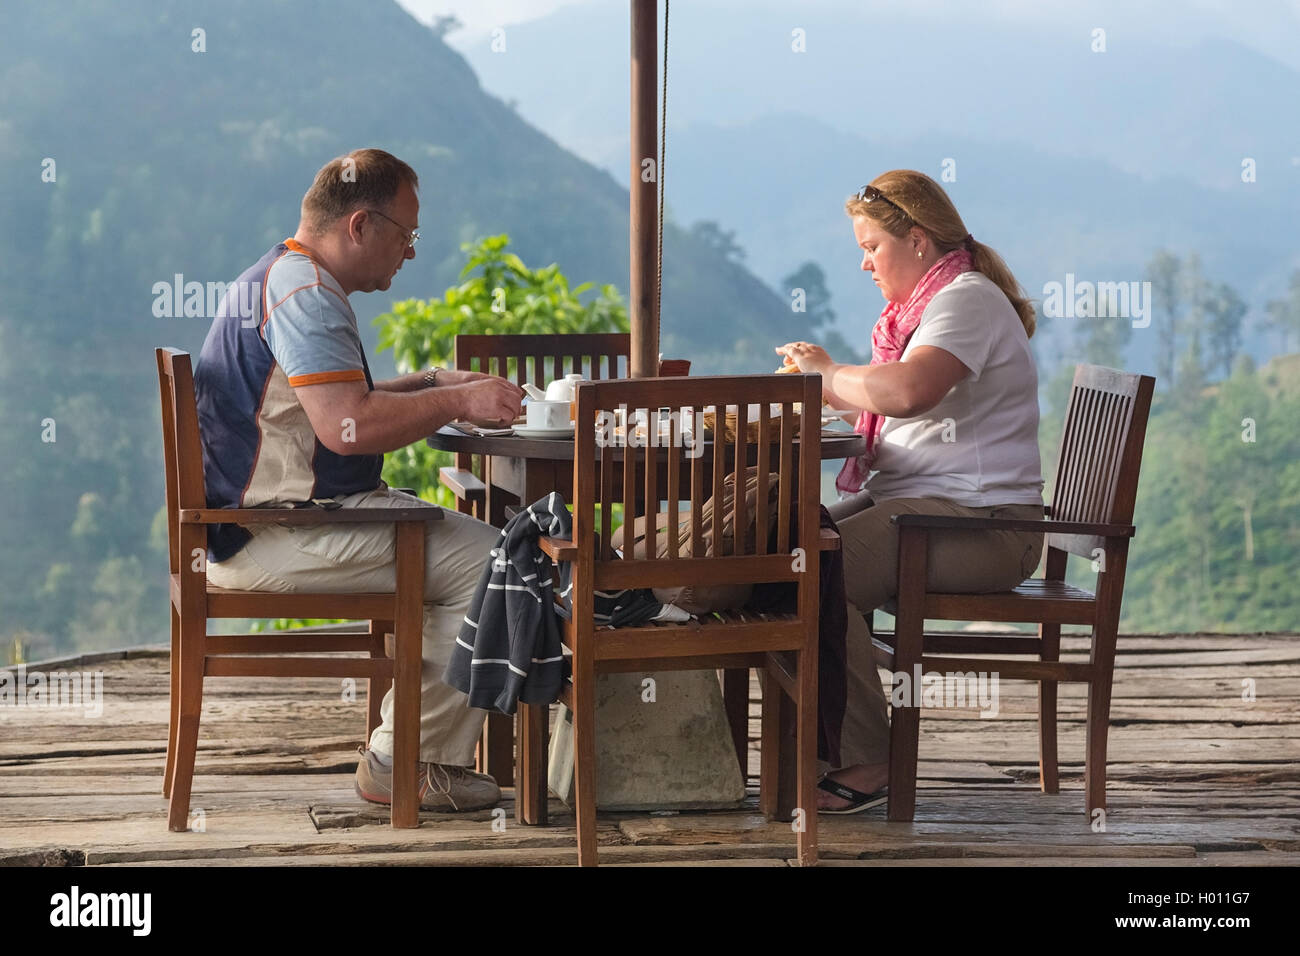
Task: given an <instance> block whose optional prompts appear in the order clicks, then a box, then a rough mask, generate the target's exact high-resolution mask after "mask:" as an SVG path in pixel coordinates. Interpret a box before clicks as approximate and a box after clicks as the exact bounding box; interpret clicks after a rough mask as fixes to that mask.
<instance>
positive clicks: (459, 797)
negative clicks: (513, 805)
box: [357, 747, 501, 810]
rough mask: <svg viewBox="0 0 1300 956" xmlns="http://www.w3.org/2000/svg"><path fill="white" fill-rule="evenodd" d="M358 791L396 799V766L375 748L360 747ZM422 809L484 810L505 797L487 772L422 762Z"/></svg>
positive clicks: (389, 801) (419, 777)
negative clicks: (388, 763) (385, 761)
mask: <svg viewBox="0 0 1300 956" xmlns="http://www.w3.org/2000/svg"><path fill="white" fill-rule="evenodd" d="M357 752H358V753H359V754H361V761H360V762H359V763H358V764H357V793H358V794H360V795H361V797H362V798H364V799H366V800H369V801H371V802H372V803H384V804H388V805H391V804H392V802H393V768H392V767H385V766H384V765H383V764H382V763H380V762H379V759H378V758H377V757H376V756H375V754H374V751H372V750H368V749H367V748H365V747H358V748H357ZM415 779H416V786H418V787H419V793H420V809H421V810H483V809H486V808H487V807H491V806H495V805H496V803H497V801H499V800H500V799H501V788H500V787H498V786H497V782H496V780H494V779H493V778H492V777H490V776H488V775H487V774H485V773H475V772H474V771H473V770H468V769H466V768H465V767H454V766H448V765H447V764H440V763H421V764H420V767H419V770H418V771H417V776H416V778H415Z"/></svg>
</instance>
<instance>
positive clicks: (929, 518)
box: [890, 514, 1137, 538]
mask: <svg viewBox="0 0 1300 956" xmlns="http://www.w3.org/2000/svg"><path fill="white" fill-rule="evenodd" d="M890 520H891V521H893V522H894V524H896V525H897V526H898V527H899V528H925V529H927V530H929V529H936V530H938V529H943V530H945V531H1036V532H1040V533H1042V534H1088V535H1096V536H1098V537H1101V538H1131V537H1133V536H1134V534H1136V532H1137V529H1136V528H1134V527H1133V525H1131V524H1103V523H1101V522H1097V521H1052V520H1050V519H1046V520H1043V521H1038V520H1036V519H1034V518H974V517H966V516H962V515H914V514H898V515H894V516H893V517H892V518H891V519H890Z"/></svg>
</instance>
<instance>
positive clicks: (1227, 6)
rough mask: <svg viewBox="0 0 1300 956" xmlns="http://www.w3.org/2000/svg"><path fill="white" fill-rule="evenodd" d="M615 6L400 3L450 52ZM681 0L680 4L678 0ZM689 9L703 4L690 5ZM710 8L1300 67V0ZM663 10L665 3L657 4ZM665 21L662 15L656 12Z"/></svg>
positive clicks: (825, 0) (525, 1)
mask: <svg viewBox="0 0 1300 956" xmlns="http://www.w3.org/2000/svg"><path fill="white" fill-rule="evenodd" d="M592 2H598V3H611V4H612V3H619V4H624V5H626V3H627V0H398V3H400V4H401V5H402V6H403V7H405V8H406V9H407V10H409V11H410V12H411V13H412V14H413V15H414V16H415V17H416V18H418V19H420V20H423V21H425V22H428V21H431V20H432V19H433V18H434V16H436V15H439V14H446V13H453V14H455V15H456V16H457V17H458V18H459V19H460V21H461V22H462V23H463V24H464V25H465V28H464V29H463V30H460V31H458V32H456V33H454V34H451V35H450V36H449V37H448V41H449V42H450V43H451V44H452V45H453V46H466V45H468V44H472V43H478V42H482V41H483V37H484V35H485V34H487V33H488V32H489V31H491V29H492V28H493V27H496V26H509V25H511V24H513V23H523V22H525V21H528V20H535V19H537V18H539V17H543V16H546V15H547V14H548V13H551V12H552V11H554V10H556V9H559V8H561V7H567V6H576V5H581V4H583V3H592ZM679 2H682V0H679ZM687 2H690V3H697V2H702V0H687ZM707 2H709V3H710V5H712V6H721V7H734V8H736V10H737V11H738V12H739V11H743V10H752V9H753V8H755V7H766V8H768V9H782V8H784V9H788V10H789V11H790V13H791V16H792V17H797V16H798V13H799V11H800V10H801V9H808V8H809V7H817V8H819V9H822V10H826V9H831V10H834V9H836V8H845V9H846V10H847V9H852V10H854V11H861V10H863V9H864V8H865V9H873V8H874V9H878V10H880V11H881V13H882V14H883V15H889V14H890V13H897V12H899V11H900V10H906V12H907V14H908V15H909V16H917V15H920V14H923V13H928V14H930V15H933V16H935V17H950V18H953V19H973V18H978V19H979V20H980V21H981V22H983V23H989V22H990V21H992V20H1004V21H1010V22H1015V23H1023V24H1030V23H1042V22H1051V21H1053V20H1055V19H1059V18H1061V17H1063V16H1067V15H1068V16H1069V17H1070V18H1071V19H1072V20H1073V19H1074V18H1076V17H1077V16H1078V15H1079V13H1080V11H1087V12H1089V13H1092V14H1094V15H1095V18H1096V21H1097V26H1101V27H1104V26H1106V25H1107V20H1108V19H1115V20H1123V21H1125V22H1127V23H1130V24H1137V23H1143V24H1146V25H1148V26H1149V27H1150V28H1152V29H1154V30H1158V31H1160V32H1162V33H1164V34H1166V36H1167V37H1168V39H1169V40H1170V41H1171V42H1196V41H1199V40H1201V39H1203V38H1206V37H1220V38H1229V39H1233V40H1236V41H1237V42H1239V43H1242V44H1245V45H1246V46H1249V47H1253V48H1254V49H1256V50H1259V51H1260V52H1262V53H1266V54H1268V55H1269V56H1272V57H1273V58H1275V59H1277V60H1280V61H1282V62H1283V63H1287V64H1289V65H1290V66H1292V67H1294V68H1296V69H1300V0H1156V2H1143V3H1137V4H1135V3H1133V2H1132V0H1087V2H1082V0H1075V2H1061V0H985V2H982V3H979V4H972V3H970V2H969V0H907V2H906V3H905V4H902V3H900V0H707ZM660 8H661V10H662V4H660ZM660 15H661V16H662V13H661V14H660Z"/></svg>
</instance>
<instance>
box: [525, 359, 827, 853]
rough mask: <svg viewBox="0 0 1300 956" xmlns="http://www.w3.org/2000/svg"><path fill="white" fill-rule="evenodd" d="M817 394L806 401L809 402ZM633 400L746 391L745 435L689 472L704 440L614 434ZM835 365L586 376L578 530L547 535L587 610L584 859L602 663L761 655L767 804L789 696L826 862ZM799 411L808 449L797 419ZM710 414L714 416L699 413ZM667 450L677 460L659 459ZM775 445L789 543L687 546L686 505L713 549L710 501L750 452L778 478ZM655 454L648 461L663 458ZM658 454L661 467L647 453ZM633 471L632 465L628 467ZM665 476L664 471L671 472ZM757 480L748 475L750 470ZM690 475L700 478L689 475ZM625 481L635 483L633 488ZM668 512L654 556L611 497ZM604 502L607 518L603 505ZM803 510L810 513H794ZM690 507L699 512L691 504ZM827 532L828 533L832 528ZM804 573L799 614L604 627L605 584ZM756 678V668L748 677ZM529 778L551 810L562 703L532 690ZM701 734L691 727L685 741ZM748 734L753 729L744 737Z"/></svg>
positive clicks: (715, 529) (715, 399)
mask: <svg viewBox="0 0 1300 956" xmlns="http://www.w3.org/2000/svg"><path fill="white" fill-rule="evenodd" d="M796 402H802V403H803V404H802V411H800V412H796V411H795V410H794V404H795V403H796ZM749 403H764V404H762V407H761V414H760V422H759V425H760V427H759V433H758V435H757V440H755V441H751V440H748V439H747V437H746V422H745V410H746V408H747V406H748V404H749ZM766 403H773V404H776V403H779V404H780V405H781V407H782V413H781V420H780V432H779V434H772V433H769V428H768V426H769V422H770V419H771V414H770V410H769V407H768V405H767V404H766ZM620 405H623V406H626V407H627V408H628V409H629V414H631V410H635V409H645V410H648V412H649V420H650V421H655V420H656V417H657V410H658V409H660V408H663V407H667V408H670V409H679V408H683V407H686V408H692V407H693V408H695V410H696V411H695V416H696V421H697V422H700V410H701V408H702V406H705V405H718V406H726V405H738V406H739V409H740V417H739V421H738V423H737V427H736V434H737V436H738V437H737V438H736V440H735V441H730V442H724V441H718V442H717V443H716V444H715V446H714V454H713V455H712V456H711V460H709V459H707V458H706V457H704V456H699V457H696V458H694V459H693V460H691V461H690V463H689V479H688V480H687V481H685V482H683V480H682V479H683V465H684V464H686V462H687V458H688V457H689V454H690V450H689V449H685V448H683V447H681V443H680V442H677V443H670V444H669V447H668V448H667V451H666V454H665V453H663V452H660V451H659V449H647V448H645V447H641V448H637V447H627V446H626V445H625V444H624V443H623V442H622V441H621V439H618V440H616V442H617V447H615V443H613V442H610V441H609V440H608V438H609V435H608V432H607V431H602V433H601V438H600V440H599V442H598V435H597V426H596V424H595V422H596V419H597V415H598V414H600V413H602V412H607V413H610V414H613V413H614V411H615V410H617V409H618V408H619V407H620ZM820 407H821V377H820V376H817V375H779V376H777V375H773V376H767V375H763V376H743V377H701V378H659V379H636V380H623V381H615V382H593V383H583V384H582V385H580V386H579V387H578V405H577V434H576V442H577V445H576V462H575V472H574V491H573V496H572V500H573V511H574V539H573V541H562V540H557V539H549V538H544V539H543V540H542V547H543V549H544V550H545V551H546V552H547V553H548V554H549V555H550V556H551V557H552V558H553V559H554V560H556V561H571V562H572V572H573V574H572V609H573V611H572V615H571V617H570V618H569V620H567V621H566V622H565V623H564V631H563V642H564V645H565V647H566V648H567V649H568V651H569V652H571V653H572V664H573V677H572V681H571V683H567V684H566V686H565V688H564V689H563V691H562V695H561V700H562V701H563V703H564V704H566V705H567V706H568V707H569V709H570V710H571V711H572V714H573V741H574V780H575V810H576V814H577V827H578V862H579V863H580V864H582V865H594V864H595V863H596V813H595V811H596V772H595V765H594V762H595V754H596V744H595V726H594V722H595V716H596V713H595V691H596V687H595V684H596V675H597V674H604V673H615V672H628V671H633V672H644V671H659V670H695V669H728V670H733V671H734V670H740V671H742V672H743V673H745V674H747V673H748V669H749V668H750V667H758V668H760V669H761V678H762V683H763V718H762V766H761V772H760V805H761V808H762V810H763V812H764V813H765V814H768V815H769V816H772V815H776V814H777V813H778V794H777V789H778V786H777V784H778V776H779V763H778V756H779V755H778V753H777V749H778V741H779V739H780V732H779V731H780V727H781V724H782V719H783V715H782V706H783V703H782V700H783V698H782V695H783V694H784V695H787V696H788V697H789V698H790V701H792V702H793V707H794V709H795V741H796V745H795V749H796V758H795V760H796V764H797V765H796V768H795V774H796V784H795V790H796V793H795V808H794V814H793V815H794V820H795V826H794V829H795V831H796V833H797V844H798V850H797V853H798V858H799V861H800V863H801V864H804V865H811V864H813V863H815V862H816V859H817V811H816V806H817V802H816V801H817V798H816V790H815V776H816V757H817V754H816V735H817V641H818V595H819V577H818V566H819V561H818V558H819V554H818V552H819V548H820V547H822V546H823V544H824V545H825V546H831V547H833V546H836V545H838V538H836V537H835V536H834V535H830V534H827V535H823V534H822V533H821V530H820V523H819V504H818V495H819V491H820V482H819V476H820V459H819V448H820V435H821V432H820V429H821V420H820V417H819V414H820ZM796 420H797V421H798V422H799V428H800V436H801V437H800V444H799V448H798V452H797V453H796V445H795V442H794V440H793V439H794V425H793V423H794V421H796ZM697 427H698V426H697ZM660 455H665V457H666V459H667V461H666V466H665V465H664V464H663V463H662V462H658V461H657V459H658V458H659V456H660ZM774 458H775V464H776V469H775V471H776V474H777V476H778V480H779V488H778V490H779V504H778V506H777V511H778V514H777V521H776V527H777V532H776V534H777V542H776V547H775V550H772V551H771V552H770V553H769V545H768V541H767V535H766V532H765V530H764V532H763V533H760V534H757V535H756V536H755V539H756V540H755V541H754V544H753V549H754V550H753V553H746V552H744V550H743V549H745V548H746V547H747V545H746V544H745V542H744V541H743V537H744V536H743V535H740V534H737V535H736V536H735V537H736V540H737V541H739V543H738V544H736V545H735V547H738V548H740V549H742V553H739V554H721V555H713V556H708V557H682V556H681V553H682V544H683V541H682V540H681V533H680V531H679V523H678V515H679V514H681V510H682V509H681V506H682V505H685V506H687V507H689V528H690V537H689V540H690V541H691V543H692V544H693V547H692V549H691V552H692V554H701V553H703V551H704V548H703V547H702V545H701V542H702V540H703V539H702V535H703V533H704V529H703V528H702V527H701V525H702V518H701V506H702V505H703V504H704V502H705V500H706V499H707V498H708V497H710V496H713V497H715V498H717V499H718V500H721V495H722V491H723V483H724V481H731V482H735V481H736V477H735V476H736V474H737V473H741V474H743V472H744V468H743V467H741V468H737V467H736V464H737V463H741V465H742V466H743V464H744V463H746V462H752V463H754V464H755V466H756V469H757V476H758V487H760V488H763V487H766V486H767V483H768V476H769V475H770V474H772V472H773V469H772V464H773V459H774ZM647 459H648V461H647ZM647 465H648V466H647ZM619 473H621V477H617V475H618V474H619ZM661 475H662V479H661ZM742 481H743V479H742ZM683 484H685V485H686V487H682V485H683ZM620 488H621V494H620V493H619V489H620ZM735 500H736V502H737V505H736V509H737V513H736V515H735V519H734V520H735V525H734V527H737V528H743V527H745V525H746V524H747V523H748V520H747V515H746V514H745V509H746V505H745V490H744V485H743V484H742V485H741V487H740V488H739V489H738V490H737V491H736V492H735ZM638 501H640V502H641V505H642V509H641V510H642V512H643V513H644V512H649V513H652V514H653V513H654V511H655V510H656V506H657V504H658V503H659V502H661V501H662V502H665V504H666V507H665V508H660V509H658V510H666V511H667V513H668V515H669V520H668V525H667V531H666V535H667V542H668V543H667V555H666V557H664V558H657V557H654V556H655V555H656V552H657V547H656V545H657V542H656V540H655V539H656V529H655V524H656V523H655V522H654V521H650V522H647V540H646V547H645V554H647V555H648V556H649V557H646V558H639V559H628V560H620V559H618V557H617V555H616V554H615V553H614V552H613V550H612V548H611V545H610V538H611V531H612V523H611V520H610V515H611V508H612V506H613V505H615V504H622V506H623V508H624V522H625V523H626V522H629V521H631V519H632V516H633V515H636V514H637V513H638V508H637V503H638ZM598 510H599V514H600V515H601V516H602V518H601V521H600V528H599V530H597V528H596V527H595V524H596V514H597V511H598ZM755 512H756V515H755V517H756V519H757V521H756V525H757V527H758V528H760V529H766V528H767V527H768V519H769V516H770V514H769V502H768V499H767V497H766V496H765V495H759V496H758V497H757V499H756V505H755ZM723 518H724V516H723V515H722V513H721V509H718V510H715V511H714V512H713V517H712V525H711V533H712V540H713V541H722V540H723V535H722V528H721V525H722V521H723ZM792 518H797V520H796V521H794V522H793V527H792V521H791V519H792ZM682 520H686V516H685V515H683V516H682ZM823 539H826V540H825V541H824V540H823ZM782 581H794V582H797V583H798V608H797V612H796V613H794V614H790V615H776V614H774V615H766V616H765V617H764V618H763V619H755V617H754V616H752V615H741V614H738V613H729V614H728V613H723V614H721V615H719V616H718V617H715V618H710V617H702V618H701V619H700V620H692V621H690V622H688V623H686V624H676V625H673V624H663V625H654V624H650V625H645V626H639V627H622V628H618V629H616V630H608V629H601V630H598V629H596V627H595V624H594V621H593V592H595V591H599V590H612V589H621V588H634V587H674V586H678V585H685V584H724V583H737V582H782ZM745 683H747V681H746V682H745ZM519 737H520V754H519V761H518V767H519V778H520V779H519V781H518V783H517V786H516V791H515V792H516V813H517V816H518V818H519V820H520V822H524V823H534V824H540V823H545V822H546V799H547V781H546V767H545V754H546V738H547V708H546V707H542V706H533V705H528V704H522V703H521V704H520V733H519ZM683 745H684V746H689V741H683ZM738 745H739V746H740V747H743V746H744V739H743V737H742V738H741V740H740V741H739V742H738Z"/></svg>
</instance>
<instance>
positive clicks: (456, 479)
mask: <svg viewBox="0 0 1300 956" xmlns="http://www.w3.org/2000/svg"><path fill="white" fill-rule="evenodd" d="M438 480H439V481H441V482H442V483H443V484H444V485H446V486H447V487H448V488H449V489H451V493H452V494H453V495H455V496H456V497H457V498H460V499H462V500H465V501H473V500H475V499H477V500H479V501H482V500H483V499H484V498H485V497H486V495H487V485H485V484H483V482H482V481H481V480H480V479H479V477H478V475H476V474H474V473H473V472H472V471H466V470H465V469H464V468H457V467H455V466H454V465H445V466H444V467H442V468H439V469H438Z"/></svg>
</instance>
